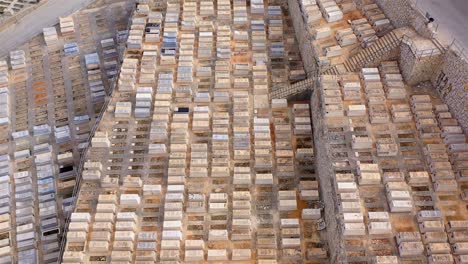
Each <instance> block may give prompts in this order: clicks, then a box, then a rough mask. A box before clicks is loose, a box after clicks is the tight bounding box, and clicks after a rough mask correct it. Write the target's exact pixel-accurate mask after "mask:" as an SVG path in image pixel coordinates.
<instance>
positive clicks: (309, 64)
mask: <svg viewBox="0 0 468 264" xmlns="http://www.w3.org/2000/svg"><path fill="white" fill-rule="evenodd" d="M288 10H289V16H290V17H291V19H292V22H293V26H294V33H295V35H296V40H297V41H298V43H299V50H300V52H301V58H302V62H303V63H304V69H305V71H306V73H307V77H309V78H310V77H313V76H316V74H317V72H318V66H317V61H316V59H315V58H317V57H318V56H317V55H316V52H315V50H314V49H313V45H312V36H311V35H310V32H309V30H308V28H307V27H308V26H307V24H306V23H305V22H304V17H303V15H302V10H301V7H300V5H299V2H298V0H288Z"/></svg>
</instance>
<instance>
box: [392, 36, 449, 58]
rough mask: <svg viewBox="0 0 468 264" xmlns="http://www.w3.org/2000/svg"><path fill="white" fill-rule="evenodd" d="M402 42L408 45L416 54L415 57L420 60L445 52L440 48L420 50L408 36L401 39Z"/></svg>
mask: <svg viewBox="0 0 468 264" xmlns="http://www.w3.org/2000/svg"><path fill="white" fill-rule="evenodd" d="M401 41H402V42H403V43H405V44H406V45H408V47H409V48H410V50H411V52H412V53H413V54H414V56H415V57H416V58H417V59H418V60H420V59H421V58H423V57H432V56H435V55H440V54H442V53H443V52H444V50H440V48H439V47H436V48H428V49H420V48H418V47H417V46H416V45H415V44H414V41H413V40H412V39H411V37H409V36H407V35H403V36H402V38H401Z"/></svg>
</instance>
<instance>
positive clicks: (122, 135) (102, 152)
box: [62, 1, 327, 263]
mask: <svg viewBox="0 0 468 264" xmlns="http://www.w3.org/2000/svg"><path fill="white" fill-rule="evenodd" d="M250 4H251V6H250V7H251V9H250V14H249V11H248V10H249V9H248V8H247V7H248V6H247V3H246V2H245V1H235V2H233V3H230V2H225V1H224V2H223V1H221V2H218V3H217V6H216V8H215V6H214V5H213V3H212V2H209V1H197V2H192V1H169V2H168V3H167V8H166V9H165V10H160V9H158V8H157V7H156V6H154V5H153V3H149V4H139V5H138V6H137V10H140V11H139V12H136V13H135V15H134V16H133V17H132V18H131V19H132V25H131V28H130V31H129V35H130V37H129V40H128V42H127V51H126V56H125V58H124V60H123V63H122V69H121V71H120V76H119V81H118V87H117V90H116V91H115V92H114V96H113V99H112V101H111V104H110V105H109V107H108V109H107V111H106V113H105V114H104V116H103V120H102V121H101V123H100V126H99V129H98V132H96V134H95V136H94V137H93V138H92V140H91V148H90V151H89V152H88V154H87V156H86V162H85V166H84V168H85V169H84V171H83V174H82V176H83V183H82V184H81V189H80V193H79V198H78V204H77V206H76V208H75V212H74V213H73V214H72V217H71V222H70V225H69V229H68V232H67V244H66V247H65V252H64V255H63V259H62V262H63V263H76V262H79V263H85V262H90V261H93V262H95V263H106V262H125V263H147V262H158V263H189V262H195V263H202V262H206V261H208V262H212V263H220V262H230V261H233V262H239V263H250V262H252V261H257V262H258V263H272V262H276V261H278V262H279V261H292V262H297V261H304V262H307V263H314V262H317V261H326V259H327V247H326V243H325V241H324V240H322V238H321V237H322V235H323V233H324V232H325V231H324V230H323V228H322V225H321V224H320V223H323V221H322V220H321V218H322V214H323V213H322V209H323V204H322V203H321V202H320V194H319V192H318V187H319V184H318V180H317V179H316V177H315V169H314V168H315V164H314V151H313V144H312V134H311V133H312V129H311V127H312V126H311V121H310V110H309V106H308V104H304V103H302V104H296V105H294V106H292V107H291V106H290V105H288V103H287V101H286V100H279V101H274V102H273V103H271V104H270V102H269V100H268V87H269V84H270V83H272V82H273V77H271V68H270V66H269V63H268V62H269V60H270V59H271V58H270V56H269V54H271V53H270V50H269V48H270V47H272V46H271V44H270V43H271V42H272V41H273V40H270V39H269V33H268V24H265V22H264V21H268V20H266V17H267V16H269V15H270V13H269V12H268V13H267V10H268V11H269V10H275V13H274V14H272V15H274V16H275V17H276V18H281V17H282V14H283V12H284V11H283V10H282V9H281V8H280V9H279V12H278V11H276V10H277V8H273V9H269V7H268V5H267V4H264V3H263V2H251V3H250ZM161 11H162V12H161ZM283 19H284V18H282V19H281V21H282V20H283ZM275 23H279V22H275ZM284 26H286V25H284ZM279 28H280V27H278V28H275V30H279ZM283 30H284V28H283ZM254 32H255V33H254ZM286 33H291V32H289V31H288V32H286ZM275 34H279V33H275ZM291 34H292V33H291ZM156 35H158V37H156ZM278 37H279V36H278ZM275 38H276V37H275ZM282 38H284V37H282ZM282 38H281V39H282ZM275 41H276V40H275ZM233 43H234V44H233ZM262 43H264V44H263V45H261V44H262ZM278 43H279V42H278ZM281 43H284V42H281ZM290 44H291V43H290ZM140 47H141V48H140ZM295 49H297V47H296V48H295ZM281 54H282V56H285V57H286V56H287V53H286V52H284V53H281ZM289 81H290V79H289V77H288V78H283V79H281V82H289ZM276 82H278V83H280V81H279V80H278V81H276Z"/></svg>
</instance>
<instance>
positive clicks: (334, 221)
mask: <svg viewBox="0 0 468 264" xmlns="http://www.w3.org/2000/svg"><path fill="white" fill-rule="evenodd" d="M316 87H318V85H316ZM321 106H322V104H321V98H320V91H318V89H314V90H313V91H312V95H311V99H310V109H311V114H312V124H313V129H314V148H315V162H316V169H317V174H318V176H319V180H320V192H321V197H322V199H323V202H324V204H325V210H324V220H325V223H326V227H327V242H328V248H329V253H330V263H340V264H341V263H347V261H346V252H345V245H344V241H343V236H342V229H341V223H340V219H338V216H339V215H340V214H339V206H338V201H337V194H336V189H335V181H334V170H333V168H332V163H331V162H330V160H331V159H330V157H331V155H330V150H329V149H328V143H327V142H328V138H327V135H326V128H327V125H326V124H325V122H324V121H325V120H324V118H323V116H322V107H321Z"/></svg>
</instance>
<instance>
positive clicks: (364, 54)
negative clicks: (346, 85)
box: [322, 30, 401, 75]
mask: <svg viewBox="0 0 468 264" xmlns="http://www.w3.org/2000/svg"><path fill="white" fill-rule="evenodd" d="M400 42H401V37H400V36H399V34H397V33H396V32H395V30H393V31H390V32H388V33H387V34H385V35H384V36H383V37H381V38H379V39H378V40H377V41H376V42H375V43H374V44H372V45H371V46H369V47H367V48H365V49H363V50H361V51H359V52H358V53H357V54H355V55H353V56H352V57H350V58H348V59H347V60H346V61H345V62H344V64H342V65H335V66H332V67H331V68H329V69H327V70H325V71H324V72H323V73H322V74H323V75H337V74H340V73H345V72H354V71H357V70H358V69H360V68H362V67H364V66H366V65H367V64H369V63H371V62H373V61H376V60H378V59H381V58H383V57H384V56H385V55H387V54H388V53H389V52H391V51H392V50H394V49H395V48H397V47H398V46H399V45H400ZM343 70H344V71H345V72H343Z"/></svg>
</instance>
